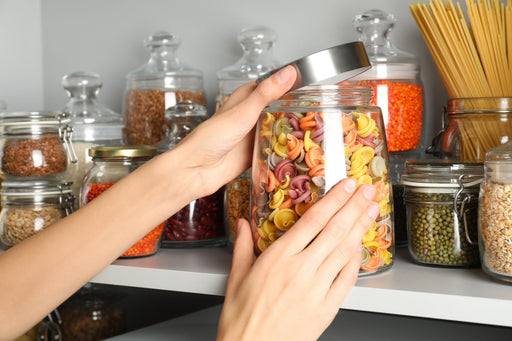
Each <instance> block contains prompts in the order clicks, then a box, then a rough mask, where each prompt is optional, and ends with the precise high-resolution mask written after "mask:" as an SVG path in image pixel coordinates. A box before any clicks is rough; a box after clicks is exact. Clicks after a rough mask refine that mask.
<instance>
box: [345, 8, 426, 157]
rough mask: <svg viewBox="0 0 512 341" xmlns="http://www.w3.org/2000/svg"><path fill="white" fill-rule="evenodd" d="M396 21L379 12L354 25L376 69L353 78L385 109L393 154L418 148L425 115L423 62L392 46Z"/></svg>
mask: <svg viewBox="0 0 512 341" xmlns="http://www.w3.org/2000/svg"><path fill="white" fill-rule="evenodd" d="M395 22H396V19H395V17H394V16H393V15H392V14H388V13H386V12H384V11H381V10H377V9H373V10H369V11H366V12H364V13H362V14H359V15H356V17H355V18H354V20H353V26H354V28H355V29H356V30H357V32H358V33H359V34H360V40H361V41H362V42H363V43H364V46H365V48H366V52H367V54H368V57H369V58H370V62H371V64H372V68H371V69H370V70H368V71H365V72H363V73H362V74H360V75H358V76H356V77H354V78H352V79H351V81H354V82H356V83H357V84H367V85H370V86H372V88H373V90H374V97H373V100H372V102H371V104H373V105H377V106H379V107H380V108H381V110H382V116H383V118H384V125H385V127H386V136H387V143H388V150H389V152H391V153H393V152H403V151H407V150H414V149H416V148H417V147H418V145H419V143H420V140H421V132H422V128H423V115H424V114H423V84H422V82H421V78H420V67H419V62H418V60H417V58H416V57H415V56H414V55H412V54H410V53H407V52H404V51H402V50H399V49H398V48H396V47H395V46H394V45H393V44H392V42H391V39H390V33H391V31H392V29H393V27H394V26H395ZM390 156H392V154H391V155H390Z"/></svg>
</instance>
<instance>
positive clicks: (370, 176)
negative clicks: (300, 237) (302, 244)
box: [251, 85, 394, 275]
mask: <svg viewBox="0 0 512 341" xmlns="http://www.w3.org/2000/svg"><path fill="white" fill-rule="evenodd" d="M371 96H372V89H371V87H369V86H356V85H333V86H327V85H326V86H322V85H312V86H308V87H305V88H302V89H298V90H295V91H292V92H290V93H288V94H286V95H284V96H283V97H282V98H280V99H279V100H277V101H275V102H273V103H271V104H270V105H269V106H268V107H267V108H265V109H264V111H263V113H262V114H261V116H260V119H259V120H258V125H257V130H256V142H255V147H254V156H253V163H252V183H253V189H252V209H251V227H252V229H253V236H254V244H255V245H254V247H255V250H256V253H257V254H259V253H260V252H264V250H265V249H266V248H267V247H268V246H269V245H270V244H271V243H272V242H273V241H275V240H276V239H277V238H279V237H280V236H281V235H282V234H283V233H285V232H286V231H287V230H289V229H290V228H292V226H293V224H294V223H295V222H296V221H297V220H298V219H299V218H300V216H302V215H303V214H304V213H305V212H306V210H307V209H308V208H309V207H311V206H312V205H314V203H315V202H316V201H317V200H318V199H320V198H321V197H322V196H323V195H324V194H325V193H326V192H327V191H328V190H329V189H330V188H331V187H332V186H334V185H335V184H336V183H337V182H338V181H340V180H342V179H343V178H346V177H352V178H355V179H357V182H358V184H359V185H361V184H365V183H369V184H374V185H375V187H376V189H377V191H376V195H375V198H374V200H375V201H376V202H378V203H379V204H380V206H381V212H380V217H379V218H378V219H377V222H376V224H374V226H373V227H372V228H371V229H370V230H369V231H368V232H367V234H366V235H365V236H364V238H363V240H362V244H363V261H362V264H361V271H360V274H361V275H364V274H370V273H377V272H380V271H382V270H385V269H389V268H390V267H391V265H392V264H393V260H394V233H393V201H392V186H391V183H390V179H389V176H388V170H389V168H388V167H389V166H388V152H387V148H386V136H385V134H384V130H383V129H384V122H383V120H382V115H381V112H380V109H379V108H378V107H376V106H371V105H370V100H371Z"/></svg>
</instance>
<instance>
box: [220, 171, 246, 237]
mask: <svg viewBox="0 0 512 341" xmlns="http://www.w3.org/2000/svg"><path fill="white" fill-rule="evenodd" d="M224 218H225V222H224V224H225V225H226V226H227V228H228V229H229V240H230V242H232V243H234V242H235V240H236V227H237V223H238V220H239V219H242V218H243V219H246V220H247V221H249V220H250V218H251V172H250V170H248V171H245V172H244V173H242V174H241V175H240V176H239V177H238V178H236V179H235V180H232V181H230V182H228V184H227V185H226V191H225V193H224Z"/></svg>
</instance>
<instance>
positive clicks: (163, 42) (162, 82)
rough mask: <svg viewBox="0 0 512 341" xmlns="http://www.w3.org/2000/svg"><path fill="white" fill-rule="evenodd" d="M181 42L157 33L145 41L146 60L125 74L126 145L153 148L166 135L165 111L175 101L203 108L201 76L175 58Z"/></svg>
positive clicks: (168, 34) (204, 98)
mask: <svg viewBox="0 0 512 341" xmlns="http://www.w3.org/2000/svg"><path fill="white" fill-rule="evenodd" d="M180 43H181V40H180V38H179V37H178V36H176V35H174V34H170V33H168V32H157V33H155V34H153V35H151V36H149V37H148V38H147V39H146V40H145V41H144V45H145V46H146V48H147V49H148V50H149V52H150V58H149V60H148V61H147V62H146V64H144V65H143V66H141V67H140V68H138V69H137V70H134V71H132V72H130V73H128V74H127V75H126V92H125V97H124V106H123V114H124V119H125V130H124V133H123V139H124V143H125V144H127V145H155V146H156V145H157V144H158V143H159V142H160V141H162V140H163V139H164V138H165V137H166V135H167V133H168V126H167V122H166V120H165V117H164V113H165V110H166V109H168V108H172V107H174V106H175V105H176V103H178V102H181V101H185V100H190V101H192V102H194V103H197V104H199V105H203V106H206V97H205V92H204V87H203V73H202V72H201V71H200V70H197V69H194V68H191V67H189V66H186V65H184V64H183V63H182V62H181V61H180V59H179V58H178V56H177V55H176V50H177V48H178V46H179V45H180Z"/></svg>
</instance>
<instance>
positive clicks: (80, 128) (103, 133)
mask: <svg viewBox="0 0 512 341" xmlns="http://www.w3.org/2000/svg"><path fill="white" fill-rule="evenodd" d="M62 86H63V87H64V89H65V90H66V92H67V93H68V95H69V101H68V102H67V103H66V105H65V106H64V108H63V111H64V112H66V113H67V114H69V119H70V124H71V126H72V127H73V135H72V136H71V141H72V143H73V148H74V150H75V152H76V155H77V162H76V163H75V164H71V165H69V167H68V170H67V172H66V180H68V181H71V182H73V186H72V190H73V194H74V195H75V197H79V196H80V186H81V185H82V180H83V178H84V176H85V173H87V171H88V170H89V169H90V168H91V166H92V159H91V157H90V156H89V154H88V152H89V149H90V148H91V147H93V146H98V145H101V146H108V145H110V146H119V145H121V144H122V133H123V127H124V124H123V118H122V116H121V114H118V113H116V112H114V111H113V110H111V109H109V108H107V107H105V106H104V105H102V104H101V103H99V102H98V100H97V95H98V93H99V91H100V89H101V87H102V86H103V83H102V81H101V78H100V76H99V75H98V74H96V73H94V72H84V71H79V72H73V73H70V74H67V75H65V76H64V77H63V78H62ZM78 202H79V200H76V202H75V204H76V205H77V207H75V209H78Z"/></svg>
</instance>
